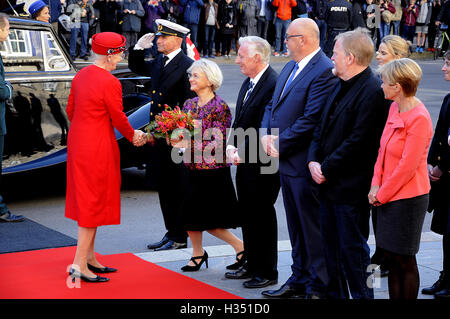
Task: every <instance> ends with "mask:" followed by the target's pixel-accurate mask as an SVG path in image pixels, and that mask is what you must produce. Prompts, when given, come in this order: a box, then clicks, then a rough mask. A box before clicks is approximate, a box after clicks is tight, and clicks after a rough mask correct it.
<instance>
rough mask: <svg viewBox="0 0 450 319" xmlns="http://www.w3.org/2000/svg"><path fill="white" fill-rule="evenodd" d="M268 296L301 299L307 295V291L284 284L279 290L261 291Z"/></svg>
mask: <svg viewBox="0 0 450 319" xmlns="http://www.w3.org/2000/svg"><path fill="white" fill-rule="evenodd" d="M261 294H262V295H263V296H264V297H267V298H286V299H287V298H295V299H301V298H304V297H305V291H304V290H300V289H294V288H292V287H291V286H289V285H288V284H284V285H282V286H281V287H280V289H278V290H265V291H263V292H262V293H261Z"/></svg>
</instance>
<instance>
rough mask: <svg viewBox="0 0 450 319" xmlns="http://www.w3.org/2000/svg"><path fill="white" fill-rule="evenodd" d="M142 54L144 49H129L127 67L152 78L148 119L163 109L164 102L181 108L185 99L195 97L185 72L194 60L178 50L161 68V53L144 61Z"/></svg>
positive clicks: (151, 119) (151, 118)
mask: <svg viewBox="0 0 450 319" xmlns="http://www.w3.org/2000/svg"><path fill="white" fill-rule="evenodd" d="M144 55H145V53H144V50H130V56H129V59H128V67H129V68H130V70H131V71H133V72H135V73H137V74H139V75H143V76H151V78H152V79H151V86H150V87H149V94H150V96H151V98H152V101H151V104H152V105H151V108H150V121H153V119H154V116H155V115H156V114H158V113H161V112H162V111H163V110H164V105H165V104H167V105H169V106H170V107H175V106H179V107H180V108H182V107H183V104H184V102H185V101H186V100H187V99H190V98H193V97H195V93H194V92H192V91H191V90H190V87H191V86H190V84H189V78H188V74H187V72H186V71H187V69H188V68H189V67H190V66H191V65H192V63H193V62H194V61H193V60H192V59H191V58H189V57H188V56H186V55H185V54H184V53H183V52H180V53H178V54H177V55H176V56H175V57H174V58H173V59H172V60H171V61H170V62H169V64H167V66H166V67H164V68H163V63H162V59H163V54H159V55H158V56H157V57H156V58H155V59H153V60H151V61H144Z"/></svg>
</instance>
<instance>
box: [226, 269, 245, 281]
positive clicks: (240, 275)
mask: <svg viewBox="0 0 450 319" xmlns="http://www.w3.org/2000/svg"><path fill="white" fill-rule="evenodd" d="M250 277H251V275H250V273H249V272H248V271H247V269H245V267H242V268H241V269H239V270H237V271H229V272H226V273H225V278H228V279H247V278H250Z"/></svg>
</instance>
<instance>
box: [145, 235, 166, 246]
mask: <svg viewBox="0 0 450 319" xmlns="http://www.w3.org/2000/svg"><path fill="white" fill-rule="evenodd" d="M168 241H169V238H167V237H166V236H164V237H163V238H162V239H161V240H160V241H158V242H156V243H153V244H149V245H147V248H148V249H156V248H159V247H161V246H162V245H164V244H166V243H167V242H168Z"/></svg>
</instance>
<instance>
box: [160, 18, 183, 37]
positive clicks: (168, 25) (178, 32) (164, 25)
mask: <svg viewBox="0 0 450 319" xmlns="http://www.w3.org/2000/svg"><path fill="white" fill-rule="evenodd" d="M155 22H156V24H157V25H158V31H157V32H156V35H172V36H175V37H179V38H184V36H185V35H186V34H188V33H189V32H190V30H189V29H188V28H185V27H183V26H181V25H179V24H176V23H174V22H171V21H167V20H164V19H156V20H155Z"/></svg>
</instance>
